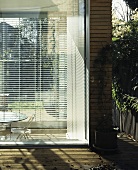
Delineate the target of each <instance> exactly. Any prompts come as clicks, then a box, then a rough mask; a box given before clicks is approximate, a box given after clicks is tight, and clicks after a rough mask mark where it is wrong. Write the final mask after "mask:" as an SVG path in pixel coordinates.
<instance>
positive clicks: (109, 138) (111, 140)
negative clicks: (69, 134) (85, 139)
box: [94, 130, 117, 151]
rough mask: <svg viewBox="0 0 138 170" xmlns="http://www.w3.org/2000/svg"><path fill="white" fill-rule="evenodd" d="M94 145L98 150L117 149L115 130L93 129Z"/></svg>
mask: <svg viewBox="0 0 138 170" xmlns="http://www.w3.org/2000/svg"><path fill="white" fill-rule="evenodd" d="M94 147H95V148H96V149H99V150H107V151H108V150H109V151H110V150H116V149H117V131H116V130H112V131H107V132H102V131H98V130H96V131H95V143H94Z"/></svg>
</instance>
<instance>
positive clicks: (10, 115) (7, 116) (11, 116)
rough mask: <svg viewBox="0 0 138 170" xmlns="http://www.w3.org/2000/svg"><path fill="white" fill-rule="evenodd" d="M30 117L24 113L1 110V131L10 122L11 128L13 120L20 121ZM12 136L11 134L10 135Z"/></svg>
mask: <svg viewBox="0 0 138 170" xmlns="http://www.w3.org/2000/svg"><path fill="white" fill-rule="evenodd" d="M27 118H28V117H27V116H26V115H25V114H22V113H15V112H2V111H0V123H1V124H2V125H1V129H0V131H2V130H4V126H6V125H7V124H9V126H10V129H11V123H12V122H18V121H22V120H25V119H27ZM10 137H11V136H10Z"/></svg>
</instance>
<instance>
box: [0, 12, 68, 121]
mask: <svg viewBox="0 0 138 170" xmlns="http://www.w3.org/2000/svg"><path fill="white" fill-rule="evenodd" d="M43 15H44V14H43ZM10 17H11V16H10ZM66 27H67V25H66V17H57V16H56V17H54V16H52V17H51V16H48V15H47V14H45V17H41V18H32V17H31V18H29V17H20V18H15V17H14V18H12V17H11V18H0V94H2V95H3V94H8V95H7V99H6V103H7V104H8V107H9V108H10V109H12V111H16V112H22V113H25V114H33V113H35V114H36V121H45V120H65V119H66V117H67V94H66V91H67V49H66V48H67V47H66V46H67V45H66V44H67V33H66ZM3 100H4V99H3Z"/></svg>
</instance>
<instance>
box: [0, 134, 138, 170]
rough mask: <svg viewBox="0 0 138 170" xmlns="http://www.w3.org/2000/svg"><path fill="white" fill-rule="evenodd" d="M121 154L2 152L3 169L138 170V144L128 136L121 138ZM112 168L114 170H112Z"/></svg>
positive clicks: (44, 150)
mask: <svg viewBox="0 0 138 170" xmlns="http://www.w3.org/2000/svg"><path fill="white" fill-rule="evenodd" d="M118 146H119V147H118V151H117V152H116V153H115V154H112V153H96V152H94V151H90V150H89V148H65V147H64V148H28V149H3V148H1V149H0V169H1V170H21V169H22V170H23V169H25V170H92V167H96V166H99V165H100V166H103V165H104V169H108V170H109V169H110V168H111V167H110V168H109V167H108V166H109V165H110V166H112V169H113V167H114V169H115V168H116V169H117V170H137V169H138V143H137V142H134V141H132V140H131V139H128V138H126V137H120V138H119V139H118ZM112 169H111V170H112Z"/></svg>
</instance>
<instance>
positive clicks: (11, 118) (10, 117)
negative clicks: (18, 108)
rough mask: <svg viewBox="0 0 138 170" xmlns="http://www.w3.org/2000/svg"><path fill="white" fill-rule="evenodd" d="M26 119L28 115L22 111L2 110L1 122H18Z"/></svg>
mask: <svg viewBox="0 0 138 170" xmlns="http://www.w3.org/2000/svg"><path fill="white" fill-rule="evenodd" d="M25 119H27V116H26V115H25V114H22V113H15V112H1V111H0V123H11V122H18V121H21V120H25Z"/></svg>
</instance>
